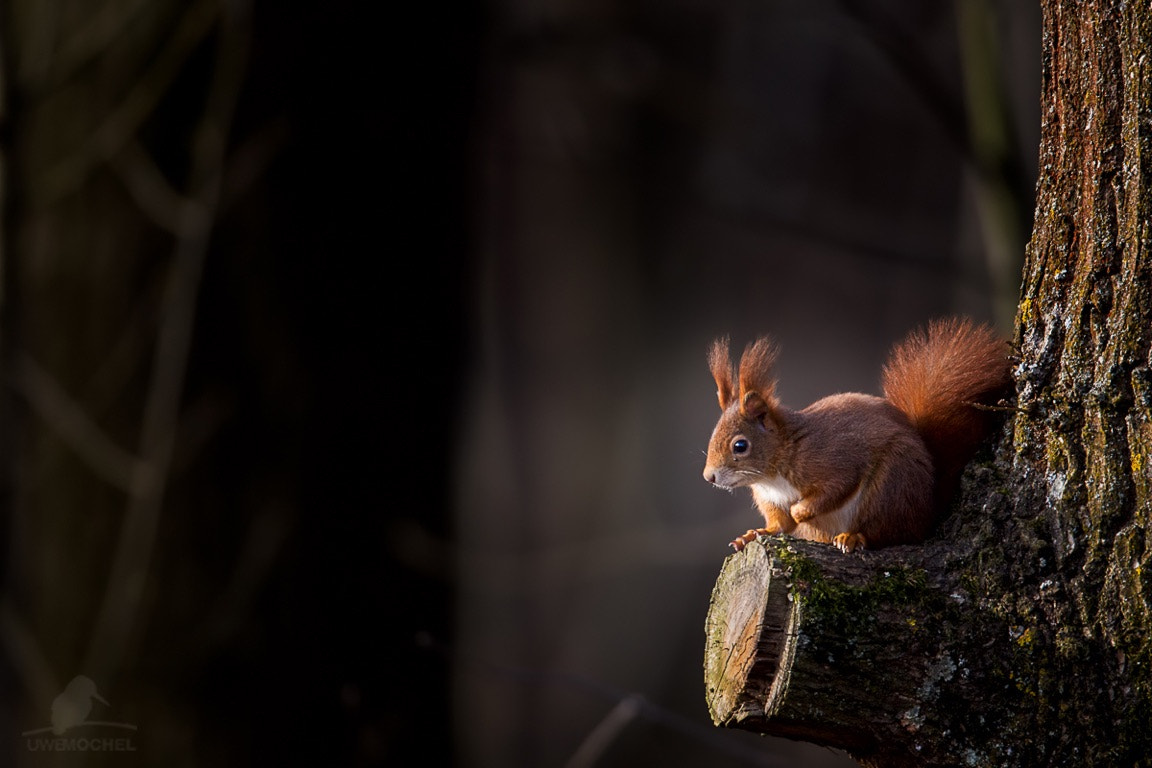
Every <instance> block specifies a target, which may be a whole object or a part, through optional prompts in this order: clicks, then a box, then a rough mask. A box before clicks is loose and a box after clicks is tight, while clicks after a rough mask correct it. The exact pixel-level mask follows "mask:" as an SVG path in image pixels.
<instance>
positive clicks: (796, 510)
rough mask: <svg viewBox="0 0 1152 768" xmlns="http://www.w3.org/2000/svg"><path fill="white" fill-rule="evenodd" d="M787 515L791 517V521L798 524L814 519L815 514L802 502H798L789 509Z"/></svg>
mask: <svg viewBox="0 0 1152 768" xmlns="http://www.w3.org/2000/svg"><path fill="white" fill-rule="evenodd" d="M788 513H789V514H790V515H792V519H793V520H795V521H796V522H798V523H802V522H804V521H805V520H811V519H812V518H814V517H816V513H815V512H813V511H812V510H811V509H810V508H809V507H808V505H807V504H805V503H804V502H803V501H798V502H796V503H795V504H793V505H792V507H791V509H789V510H788Z"/></svg>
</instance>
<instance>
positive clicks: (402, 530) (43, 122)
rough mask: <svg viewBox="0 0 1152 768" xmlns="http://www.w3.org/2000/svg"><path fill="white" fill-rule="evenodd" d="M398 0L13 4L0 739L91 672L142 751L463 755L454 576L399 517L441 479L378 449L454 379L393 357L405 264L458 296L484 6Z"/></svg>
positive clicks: (323, 759) (443, 317) (399, 338)
mask: <svg viewBox="0 0 1152 768" xmlns="http://www.w3.org/2000/svg"><path fill="white" fill-rule="evenodd" d="M395 13H396V14H398V15H397V16H394V17H392V18H393V19H394V24H393V25H391V26H388V25H385V26H384V27H381V25H378V24H375V23H368V22H367V21H366V18H365V14H364V10H363V8H361V7H360V4H358V3H351V2H339V1H337V2H323V3H321V2H305V3H293V4H292V5H291V7H288V6H285V5H283V4H281V3H275V2H255V3H254V2H249V1H248V0H191V1H190V2H177V1H174V0H101V1H100V2H87V1H85V0H43V1H42V0H7V1H6V2H3V3H0V55H2V56H3V59H2V64H0V77H2V79H3V90H2V94H3V97H2V100H0V125H2V132H0V174H2V179H0V194H2V195H3V200H4V205H3V220H2V221H0V249H2V250H0V259H2V261H0V264H2V269H0V281H2V285H3V308H2V316H0V346H2V370H0V381H2V383H3V389H2V390H0V391H2V393H3V396H2V398H0V403H2V405H3V407H2V409H0V415H2V417H3V421H2V424H0V429H2V434H0V447H2V450H3V456H2V457H0V475H2V478H3V490H4V494H3V510H2V511H3V514H4V516H5V524H4V526H3V531H4V535H5V536H6V541H4V545H5V546H4V548H3V556H2V557H3V559H2V561H0V569H2V570H0V573H2V579H3V581H2V584H0V587H2V589H0V689H2V690H3V692H4V693H3V695H0V721H2V722H3V728H4V729H5V730H4V732H3V733H2V734H0V750H3V751H2V752H0V763H2V764H4V765H20V764H26V765H43V764H44V762H43V759H44V755H42V754H38V753H36V752H35V751H34V750H30V749H29V748H28V747H27V745H26V744H25V742H24V740H23V738H21V734H22V733H24V732H27V731H35V730H36V729H39V728H43V727H45V726H48V725H49V713H50V707H51V704H52V701H53V698H54V697H56V696H57V695H58V694H60V693H61V692H62V691H63V690H64V689H65V686H66V684H67V683H68V682H69V680H70V679H72V678H73V677H74V676H76V675H81V674H82V675H86V676H88V677H90V678H91V679H92V680H93V681H94V682H95V684H96V686H97V689H98V691H99V692H100V694H101V695H102V696H103V697H104V698H105V699H106V700H107V701H108V702H109V704H108V705H107V706H105V705H102V704H97V708H96V709H94V710H93V714H92V717H93V718H94V719H99V720H102V721H109V722H118V723H129V724H135V725H137V726H138V728H139V730H138V731H137V732H134V733H133V734H132V737H133V740H134V746H135V749H136V754H135V755H134V756H133V759H135V760H138V761H140V762H141V763H142V764H154V765H169V764H176V763H179V764H185V765H223V764H245V765H254V764H269V765H283V764H289V763H307V764H346V765H352V764H360V765H370V764H380V763H386V764H387V763H390V762H394V763H400V764H411V763H414V762H416V761H417V759H420V760H426V761H427V762H429V763H432V764H441V763H445V762H447V761H448V760H449V758H450V753H451V745H450V744H448V743H446V742H445V741H444V740H443V739H440V738H427V737H426V736H427V734H428V733H429V732H430V729H431V728H433V727H436V728H439V723H440V722H442V720H443V719H444V718H445V717H446V711H447V704H446V703H445V702H446V699H447V694H446V691H445V688H446V684H447V674H446V672H445V671H444V670H445V667H444V664H443V663H442V661H440V660H438V659H434V658H432V655H431V654H429V653H427V652H426V651H425V650H422V649H420V648H418V647H417V643H416V641H415V637H416V636H417V634H418V633H420V632H431V633H433V634H436V635H442V634H444V632H445V627H444V624H445V623H446V622H445V620H444V617H445V614H446V613H447V611H448V603H449V599H448V595H447V592H448V590H447V588H446V587H445V584H446V579H445V577H444V575H443V574H441V573H439V572H436V571H435V568H434V567H429V566H428V565H427V561H424V560H420V559H419V558H418V557H416V556H413V555H412V551H413V549H415V551H416V552H417V554H419V552H421V551H423V550H419V548H418V547H416V548H413V547H408V546H406V544H407V542H409V541H410V539H411V538H412V537H411V536H410V535H408V534H409V533H410V532H411V531H412V530H413V529H417V530H420V529H424V530H427V531H430V532H433V533H435V534H437V535H442V534H443V525H444V521H445V519H446V518H447V511H446V510H447V495H448V491H447V489H446V487H445V485H444V483H443V482H442V474H443V473H442V471H435V470H434V468H432V467H430V466H421V467H413V468H408V469H405V470H404V471H403V472H401V473H400V474H402V475H403V476H404V478H405V480H406V482H407V483H410V484H411V487H417V488H422V489H424V490H423V491H422V492H421V494H420V495H419V498H417V497H416V495H414V494H411V493H410V488H409V487H405V488H404V489H403V490H402V491H401V492H397V491H396V490H395V488H396V487H397V484H395V483H392V484H388V483H383V482H381V481H380V480H379V477H378V474H379V472H380V469H381V465H382V462H383V461H384V460H385V459H387V458H389V450H390V449H392V448H395V443H390V442H389V441H387V440H385V439H383V437H382V436H384V435H387V434H391V435H392V436H393V437H395V436H397V435H401V434H403V433H404V432H405V429H404V427H403V426H400V425H407V424H410V423H411V421H410V419H411V413H412V410H413V408H412V403H414V402H416V401H417V399H418V396H419V397H425V396H428V395H429V392H430V391H433V392H434V391H436V387H437V386H439V384H438V383H433V384H429V383H428V382H427V381H419V380H418V379H417V377H415V376H412V377H407V380H408V381H411V382H413V384H412V386H413V389H412V390H411V391H405V390H403V385H401V384H397V383H396V382H395V379H396V377H395V376H394V375H392V370H391V368H392V367H393V366H402V365H405V363H402V362H401V361H402V360H406V359H408V358H407V355H409V354H410V353H412V352H413V350H414V348H415V347H416V346H423V345H424V344H425V342H426V338H425V337H424V336H422V335H416V334H411V333H409V332H408V330H407V325H406V324H407V323H409V322H410V320H411V318H410V317H409V316H408V315H407V312H408V308H409V305H410V302H411V300H412V290H413V286H417V287H419V289H420V290H421V291H422V292H423V295H424V297H425V300H426V301H427V303H428V304H432V305H435V306H437V307H438V308H439V311H438V314H437V322H438V324H441V325H440V326H439V327H441V328H442V327H447V328H449V329H452V328H453V327H454V324H455V323H456V322H458V318H459V317H460V314H461V312H462V310H461V309H460V301H459V292H460V286H461V285H462V284H463V282H464V280H465V279H466V277H465V275H466V274H467V270H466V269H464V268H463V267H464V266H466V265H465V264H464V262H465V260H466V259H465V256H464V254H465V253H466V250H467V248H466V245H467V244H466V241H465V240H464V237H463V233H464V231H465V229H464V219H465V214H464V205H465V202H464V200H465V197H464V194H463V191H462V190H463V188H464V187H463V185H464V181H463V179H464V178H465V168H464V164H465V159H464V158H465V157H466V142H465V136H466V130H467V129H466V127H465V126H466V125H467V118H468V106H469V105H470V103H471V98H472V94H471V81H470V78H472V77H473V75H472V74H471V69H470V66H471V63H472V58H473V56H474V52H473V49H472V46H473V45H474V39H473V38H474V36H475V30H474V29H473V28H472V27H471V26H470V25H472V24H474V23H475V12H470V11H464V12H462V13H460V14H456V13H453V14H448V15H451V16H452V18H451V21H450V22H449V21H446V20H445V19H444V18H440V15H441V9H439V8H437V18H436V19H435V20H434V21H431V20H429V19H426V18H422V19H416V18H414V16H415V15H417V14H416V11H415V10H414V8H413V7H410V6H407V5H406V6H404V7H403V8H399V9H397V10H396V11H395ZM400 19H403V21H401V20H400ZM434 26H435V28H436V29H437V34H436V35H434V36H433V37H434V39H431V40H430V39H425V38H424V37H423V36H419V35H413V34H411V30H412V29H431V28H433V27H434ZM416 59H419V60H420V61H425V60H432V61H435V62H437V66H439V67H441V68H442V69H437V70H436V71H435V72H431V71H430V72H426V73H424V77H421V78H414V77H413V76H412V74H411V70H412V66H411V65H412V62H413V61H414V60H416ZM397 198H400V199H397ZM386 200H387V201H388V204H387V205H385V204H384V201H386ZM384 233H386V234H384ZM396 243H404V244H405V245H404V250H405V253H406V255H407V257H408V258H407V259H403V260H399V261H401V262H402V263H399V264H398V263H397V259H395V258H394V257H393V256H392V255H391V254H389V253H387V250H386V249H387V248H388V247H390V246H394V245H395V244H396ZM382 256H383V258H381V257H382ZM385 264H386V266H387V269H388V274H387V276H386V279H382V278H384V275H383V269H384V266H385ZM445 273H449V274H448V275H446V274H445ZM401 291H403V300H402V301H397V300H396V299H397V297H398V296H399V295H400V293H401ZM393 333H394V335H392V334H393ZM446 335H447V336H449V337H458V336H459V332H458V329H457V330H456V331H451V330H450V331H449V332H448V333H447V334H446ZM459 350H460V345H459V344H458V343H455V342H453V341H452V340H451V339H449V340H444V341H441V343H439V344H437V345H435V348H434V349H433V348H429V349H428V350H427V351H425V352H423V353H422V354H420V355H415V354H413V355H412V359H415V358H416V357H417V356H419V357H420V359H421V360H422V361H425V362H422V363H420V364H418V365H417V364H408V365H410V367H411V368H412V369H413V370H427V371H437V372H440V373H444V381H445V382H450V381H454V380H455V379H456V378H457V377H456V376H454V375H452V373H451V371H452V370H453V368H454V366H455V365H456V364H457V363H456V361H457V359H458V353H459ZM386 370H387V373H388V375H387V377H386V376H385V371H386ZM444 386H445V387H446V386H447V384H445V385H444ZM390 387H391V388H390ZM417 387H418V390H419V391H418V393H417V392H416V388H417ZM430 388H431V389H430ZM433 399H436V398H435V397H434V398H433ZM421 427H423V428H428V429H430V430H431V431H433V432H435V433H436V434H438V435H439V436H440V439H442V440H444V441H445V443H450V442H451V431H452V430H451V427H452V425H451V423H450V415H449V413H448V411H447V410H445V411H444V412H443V414H442V415H440V416H439V417H438V416H428V415H424V416H423V417H422V420H421ZM400 616H402V617H403V622H402V623H403V626H397V617H400ZM429 720H431V721H436V723H437V725H436V726H432V725H429V724H428V721H429ZM435 733H437V734H439V733H440V730H436V731H435ZM48 735H51V734H48ZM68 735H72V733H71V732H69V734H68ZM83 735H86V736H87V735H92V734H91V733H89V732H85V733H84V734H83ZM101 735H104V734H101ZM114 735H117V736H120V735H124V734H123V733H121V732H116V733H114ZM123 758H124V756H123V755H118V754H116V753H100V752H89V753H84V754H70V755H68V756H67V759H68V760H69V762H70V764H72V761H75V764H79V763H80V762H83V761H85V760H87V762H89V763H94V764H107V765H120V764H121V763H122V759H123Z"/></svg>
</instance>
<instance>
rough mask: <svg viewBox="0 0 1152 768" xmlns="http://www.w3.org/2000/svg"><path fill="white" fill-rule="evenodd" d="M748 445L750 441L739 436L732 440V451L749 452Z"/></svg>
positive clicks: (737, 452) (738, 453) (736, 452)
mask: <svg viewBox="0 0 1152 768" xmlns="http://www.w3.org/2000/svg"><path fill="white" fill-rule="evenodd" d="M748 447H749V446H748V441H747V440H745V439H744V438H742V437H738V438H736V439H735V440H733V441H732V453H735V454H737V455H740V454H742V453H748Z"/></svg>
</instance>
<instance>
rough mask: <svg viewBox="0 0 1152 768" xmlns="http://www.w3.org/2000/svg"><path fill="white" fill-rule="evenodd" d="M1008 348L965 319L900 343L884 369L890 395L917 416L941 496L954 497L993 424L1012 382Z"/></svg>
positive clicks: (939, 498)
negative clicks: (998, 403)
mask: <svg viewBox="0 0 1152 768" xmlns="http://www.w3.org/2000/svg"><path fill="white" fill-rule="evenodd" d="M1007 353H1008V348H1007V345H1006V344H1005V343H1004V341H1002V340H1001V339H1000V337H999V336H997V334H996V332H995V331H993V330H992V329H991V328H989V327H988V326H986V325H977V324H975V323H973V322H972V321H971V320H968V319H966V318H949V319H946V320H935V321H933V322H931V323H929V325H928V327H927V329H926V330H921V331H916V332H913V333H912V334H910V335H909V336H908V338H907V339H905V340H904V341H903V342H901V343H900V344H898V345H897V346H896V347H895V348H894V349H893V350H892V354H891V355H890V356H889V358H888V363H887V364H886V365H885V366H884V394H885V396H886V397H887V398H888V400H889V401H890V402H891V403H892V404H893V405H895V406H896V407H897V408H899V409H900V410H901V411H903V412H904V413H905V414H906V415H907V416H908V418H909V419H910V420H911V421H912V425H913V426H914V427H915V428H916V430H917V431H918V432H919V433H920V436H921V437H922V438H923V440H924V443H925V444H926V445H927V446H928V451H929V453H931V454H932V460H933V462H935V464H936V487H937V501H938V503H941V504H944V503H947V501H948V500H949V499H951V497H952V494H953V493H954V491H955V487H956V484H957V482H958V481H959V478H960V473H961V471H963V469H964V465H965V464H967V463H968V461H969V460H970V459H971V458H972V454H973V453H974V452H975V450H976V448H977V446H979V444H980V442H981V441H982V440H984V438H985V437H986V436H987V434H988V431H989V429H990V427H991V416H992V414H991V413H990V412H988V411H987V410H982V409H980V408H978V407H976V406H977V404H980V405H994V404H995V403H996V401H997V400H998V399H999V398H1000V397H1002V396H1004V395H1005V394H1006V393H1007V391H1008V386H1009V384H1010V383H1011V381H1012V376H1011V371H1010V367H1009V363H1008V354H1007Z"/></svg>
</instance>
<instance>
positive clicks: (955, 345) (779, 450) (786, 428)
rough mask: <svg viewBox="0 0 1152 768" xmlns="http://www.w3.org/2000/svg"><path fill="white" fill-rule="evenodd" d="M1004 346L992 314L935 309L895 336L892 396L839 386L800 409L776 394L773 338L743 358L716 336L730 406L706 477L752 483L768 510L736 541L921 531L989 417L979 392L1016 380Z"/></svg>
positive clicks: (999, 389) (989, 394)
mask: <svg viewBox="0 0 1152 768" xmlns="http://www.w3.org/2000/svg"><path fill="white" fill-rule="evenodd" d="M1006 352H1007V347H1006V345H1005V343H1004V342H1003V341H1001V340H1000V338H999V337H998V336H997V335H996V333H995V332H994V331H993V330H992V329H991V328H989V327H988V326H985V325H977V324H975V323H973V322H972V321H970V320H968V319H965V318H950V319H946V320H938V321H934V322H932V323H930V324H929V325H928V327H927V328H926V329H924V330H918V331H914V332H913V333H912V334H910V335H909V336H908V338H906V339H905V340H904V341H903V342H901V343H900V344H898V345H896V347H894V348H893V350H892V352H891V354H890V355H889V358H888V362H887V363H886V364H885V366H884V374H883V385H884V397H875V396H873V395H864V394H858V393H847V394H838V395H831V396H830V397H825V398H824V399H822V400H818V401H816V402H815V403H813V404H812V405H810V406H808V407H807V408H804V409H803V410H800V411H793V410H790V409H788V408H785V407H784V406H782V405H781V404H780V401H779V400H778V399H777V397H776V378H775V376H774V374H773V372H772V366H773V363H774V362H775V360H776V356H777V347H776V345H775V344H774V343H773V342H772V341H771V340H770V339H768V338H766V337H764V338H760V339H758V340H757V341H755V342H753V343H751V344H749V345H748V346H747V348H745V350H744V354H743V355H742V356H741V358H740V365H739V368H735V367H733V365H732V362H731V360H730V359H729V355H728V340H727V339H726V338H723V339H718V340H716V341H715V342H714V343H713V345H712V348H711V351H710V353H709V355H708V365H709V368H710V369H711V371H712V376H713V378H715V379H716V388H717V392H716V394H717V397H718V398H719V400H720V409H721V411H722V413H721V415H720V421H719V422H718V423H717V424H716V428H715V430H713V432H712V438H711V440H710V442H709V444H708V460H707V464H706V465H705V466H704V479H705V480H707V481H708V482H710V483H712V484H713V485H715V486H717V487H719V488H724V489H725V490H731V489H733V488H740V487H748V488H750V489H751V491H752V498H753V500H754V501H755V502H756V506H757V507H758V508H759V509H760V512H761V514H763V515H764V522H765V527H764V528H758V529H753V530H749V531H748V532H747V533H745V534H744V535H743V536H739V537H737V538H736V539H735V540H734V541H733V542H732V544H731V546H732V547H734V548H735V549H736V550H737V551H740V550H741V549H743V548H744V547H745V545H747V544H748V543H749V542H751V541H754V540H755V539H756V538H757V537H759V536H761V535H770V534H776V533H788V534H791V535H793V536H798V537H800V538H804V539H812V540H814V541H821V542H825V543H829V542H830V543H832V544H834V545H835V546H836V547H837V548H839V549H840V550H841V551H843V552H845V553H848V552H852V551H853V550H856V549H864V548H880V547H886V546H891V545H894V544H916V543H919V542H922V541H923V540H924V539H925V538H927V536H928V535H929V533H931V531H932V528H933V526H934V524H935V522H936V517H937V514H938V511H939V510H940V509H941V508H943V507H944V506H946V505H947V503H948V502H949V500H950V499H951V496H952V494H953V493H954V491H955V488H956V486H957V485H958V483H959V479H960V473H961V471H962V470H963V469H964V466H965V464H967V462H968V460H969V459H970V458H971V457H972V454H973V453H974V452H975V450H976V448H977V446H978V445H979V443H980V441H981V440H983V439H984V438H985V437H986V435H987V433H988V431H989V429H990V426H991V424H990V420H989V416H990V414H989V412H988V411H987V410H986V409H981V408H980V407H979V404H984V405H991V404H992V403H994V402H995V401H996V400H998V398H999V396H1001V395H1002V394H1004V393H1005V392H1006V390H1007V388H1008V385H1009V383H1010V381H1011V375H1010V369H1009V363H1008V356H1007V354H1006Z"/></svg>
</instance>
